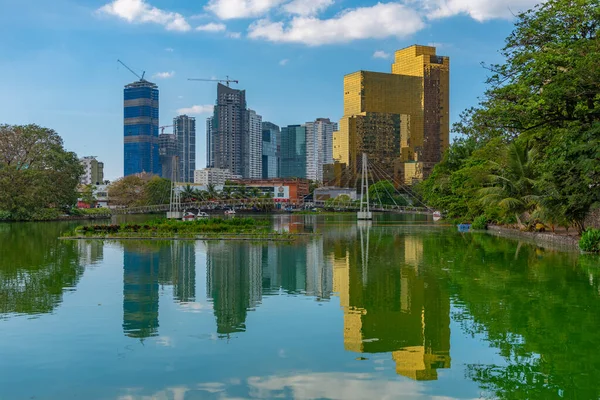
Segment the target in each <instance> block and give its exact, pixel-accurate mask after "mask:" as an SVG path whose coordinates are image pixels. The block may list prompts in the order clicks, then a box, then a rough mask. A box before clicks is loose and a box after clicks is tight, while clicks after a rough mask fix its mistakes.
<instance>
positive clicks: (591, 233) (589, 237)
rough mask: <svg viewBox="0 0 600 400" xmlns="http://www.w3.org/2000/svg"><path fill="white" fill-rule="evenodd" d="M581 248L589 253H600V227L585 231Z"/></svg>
mask: <svg viewBox="0 0 600 400" xmlns="http://www.w3.org/2000/svg"><path fill="white" fill-rule="evenodd" d="M579 248H580V249H581V250H583V251H585V252H588V253H600V229H588V230H586V231H585V232H583V234H582V235H581V239H580V240H579Z"/></svg>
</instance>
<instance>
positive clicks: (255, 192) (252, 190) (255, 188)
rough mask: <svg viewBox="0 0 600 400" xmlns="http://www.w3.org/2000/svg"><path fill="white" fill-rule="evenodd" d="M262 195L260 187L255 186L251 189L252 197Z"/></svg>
mask: <svg viewBox="0 0 600 400" xmlns="http://www.w3.org/2000/svg"><path fill="white" fill-rule="evenodd" d="M259 196H260V189H259V188H257V187H253V188H252V189H250V197H252V198H254V199H255V198H257V197H259Z"/></svg>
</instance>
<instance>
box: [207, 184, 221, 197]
mask: <svg viewBox="0 0 600 400" xmlns="http://www.w3.org/2000/svg"><path fill="white" fill-rule="evenodd" d="M206 189H207V192H208V197H210V199H211V200H212V199H216V198H217V196H218V195H219V194H218V193H217V190H216V189H215V185H213V184H212V183H209V184H208V186H207V188H206Z"/></svg>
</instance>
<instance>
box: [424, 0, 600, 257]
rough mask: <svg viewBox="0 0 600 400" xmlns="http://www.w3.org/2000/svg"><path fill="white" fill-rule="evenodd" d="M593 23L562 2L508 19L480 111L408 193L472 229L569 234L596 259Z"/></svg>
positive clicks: (597, 116) (466, 118)
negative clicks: (510, 23)
mask: <svg viewBox="0 0 600 400" xmlns="http://www.w3.org/2000/svg"><path fill="white" fill-rule="evenodd" d="M599 19H600V9H599V8H598V7H597V4H596V3H595V2H588V1H583V2H578V3H577V6H574V5H573V2H572V1H570V0H548V1H547V2H544V3H542V4H539V5H537V6H535V7H533V8H532V9H530V10H528V11H525V12H523V13H520V14H519V15H517V16H516V21H515V27H514V29H513V32H512V33H511V34H510V35H509V36H508V37H507V38H506V41H505V45H504V47H503V48H502V49H501V50H500V54H501V55H502V58H503V59H502V61H501V62H500V63H498V64H492V65H485V68H486V69H488V71H489V75H488V78H487V81H486V84H487V89H486V91H485V93H484V94H483V96H482V97H481V101H480V103H479V104H478V105H477V106H476V107H473V108H470V109H467V110H465V111H464V112H463V113H462V114H461V120H460V121H459V122H457V123H455V124H454V125H453V129H452V131H453V133H454V134H455V135H457V136H456V137H457V139H456V140H455V141H454V142H453V143H452V144H451V145H450V147H449V149H448V150H447V151H446V153H445V154H444V157H443V159H442V160H441V162H440V163H439V164H437V165H436V166H435V167H434V169H433V171H432V173H431V175H430V176H429V177H428V178H427V179H426V180H425V181H423V182H422V183H420V184H419V185H418V187H417V191H418V193H419V194H420V195H421V196H422V197H423V199H424V201H425V202H426V203H427V204H428V205H429V206H430V207H432V208H435V209H437V210H440V211H441V212H442V213H443V214H444V216H445V217H446V218H448V219H449V220H459V221H460V222H461V223H472V226H473V228H475V229H485V227H486V226H487V225H500V226H506V227H516V229H515V230H516V231H517V230H518V231H523V232H532V233H533V232H537V233H545V232H552V233H556V234H557V236H561V235H565V236H566V235H570V232H577V234H578V236H580V237H581V239H580V242H579V247H580V249H581V250H582V251H584V252H600V230H598V229H594V228H600V225H599V224H600V221H598V220H597V219H596V220H592V218H591V216H592V215H594V212H595V210H598V209H599V208H600V97H599V96H598V93H600V64H598V62H597V60H598V57H599V56H600V51H599V48H598V41H599V40H600V38H599V37H598V34H599V33H600V31H599V30H598V20H599ZM596 212H597V211H596Z"/></svg>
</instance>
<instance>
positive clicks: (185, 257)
mask: <svg viewBox="0 0 600 400" xmlns="http://www.w3.org/2000/svg"><path fill="white" fill-rule="evenodd" d="M159 284H160V285H168V286H171V285H172V286H173V296H174V300H175V301H178V302H191V301H194V299H195V297H196V253H195V243H194V242H188V241H165V242H158V241H157V242H145V241H135V242H133V241H130V242H124V243H123V331H124V332H125V335H127V336H129V337H133V338H140V339H143V338H147V337H152V336H157V335H158V327H159V320H158V307H159Z"/></svg>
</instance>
